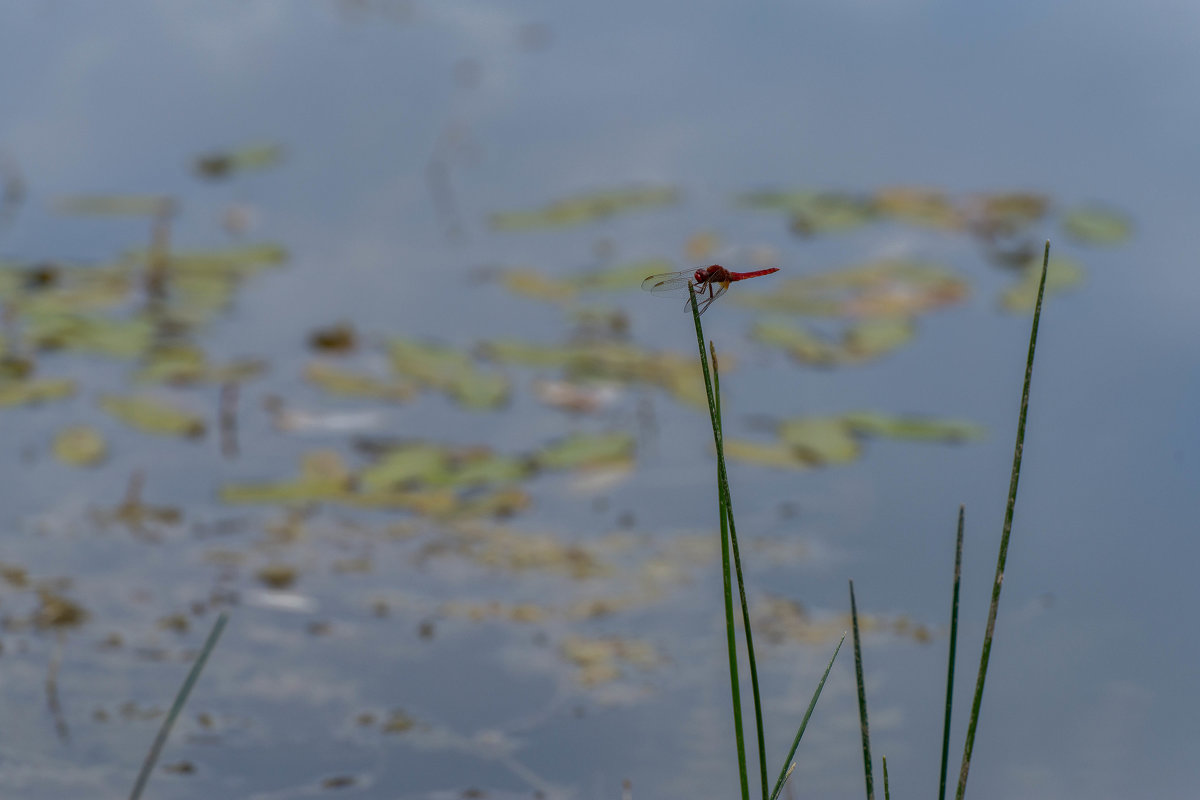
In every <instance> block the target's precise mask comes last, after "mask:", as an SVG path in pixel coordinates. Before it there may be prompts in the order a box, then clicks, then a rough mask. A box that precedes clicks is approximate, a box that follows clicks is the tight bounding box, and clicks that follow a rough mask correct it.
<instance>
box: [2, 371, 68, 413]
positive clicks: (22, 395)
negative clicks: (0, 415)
mask: <svg viewBox="0 0 1200 800" xmlns="http://www.w3.org/2000/svg"><path fill="white" fill-rule="evenodd" d="M75 391H76V385H75V381H73V380H71V379H70V378H27V379H25V380H20V381H0V408H8V407H10V406H28V405H36V404H38V403H45V402H48V401H50V400H58V399H60V398H63V397H71V396H72V395H74V394H75Z"/></svg>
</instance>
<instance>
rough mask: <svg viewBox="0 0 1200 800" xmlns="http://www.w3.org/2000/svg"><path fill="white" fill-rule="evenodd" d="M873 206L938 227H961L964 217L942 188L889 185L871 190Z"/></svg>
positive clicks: (903, 219)
mask: <svg viewBox="0 0 1200 800" xmlns="http://www.w3.org/2000/svg"><path fill="white" fill-rule="evenodd" d="M874 201H875V208H876V210H878V212H879V213H880V214H881V215H882V216H885V217H890V218H892V219H895V220H897V221H899V222H906V223H909V224H912V225H921V226H923V227H927V228H938V229H941V230H961V229H962V228H963V227H964V226H965V224H966V218H965V216H964V214H963V212H962V210H961V209H959V208H957V207H956V206H955V205H954V203H953V202H952V201H951V200H950V198H949V197H948V196H947V195H946V193H945V192H943V191H941V190H940V189H927V188H923V187H916V186H893V187H888V188H884V189H879V190H877V191H876V192H875V197H874Z"/></svg>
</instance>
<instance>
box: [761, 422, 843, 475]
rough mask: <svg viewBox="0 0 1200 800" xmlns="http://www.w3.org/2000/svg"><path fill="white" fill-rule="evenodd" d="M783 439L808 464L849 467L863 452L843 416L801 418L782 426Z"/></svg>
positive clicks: (781, 434) (781, 438) (797, 456)
mask: <svg viewBox="0 0 1200 800" xmlns="http://www.w3.org/2000/svg"><path fill="white" fill-rule="evenodd" d="M778 434H779V439H780V440H781V441H782V442H783V443H784V444H786V445H787V446H788V447H790V448H791V449H792V451H793V452H794V453H795V456H796V458H798V459H799V460H801V461H803V462H804V463H806V464H812V465H817V464H846V463H849V462H851V461H854V460H855V459H856V458H858V456H859V452H860V450H861V448H860V446H859V444H858V442H857V441H856V440H855V438H854V437H853V436H852V435H851V433H850V430H849V428H848V427H847V426H846V425H845V423H844V422H843V421H842V419H841V418H839V417H800V418H798V419H791V420H787V421H785V422H783V423H782V424H781V425H780V426H779V431H778Z"/></svg>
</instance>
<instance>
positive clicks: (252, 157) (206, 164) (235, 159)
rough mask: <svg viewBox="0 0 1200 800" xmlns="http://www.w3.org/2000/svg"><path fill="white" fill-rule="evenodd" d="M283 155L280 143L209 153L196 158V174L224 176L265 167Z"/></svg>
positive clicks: (273, 163) (277, 160) (275, 162)
mask: <svg viewBox="0 0 1200 800" xmlns="http://www.w3.org/2000/svg"><path fill="white" fill-rule="evenodd" d="M282 157H283V148H282V147H281V146H279V145H278V144H257V145H250V146H247V147H242V148H238V149H236V150H226V151H220V152H215V153H207V154H205V155H202V156H200V157H199V158H197V159H196V163H195V170H196V174H198V175H200V176H201V177H203V178H224V177H227V176H228V175H230V174H231V173H234V172H241V171H243V170H251V169H265V168H267V167H272V166H274V165H275V164H277V163H278V162H279V160H280V158H282Z"/></svg>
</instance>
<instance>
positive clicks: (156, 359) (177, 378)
mask: <svg viewBox="0 0 1200 800" xmlns="http://www.w3.org/2000/svg"><path fill="white" fill-rule="evenodd" d="M265 369H266V364H265V363H264V362H262V361H259V360H257V359H242V360H238V361H233V362H231V363H229V364H226V365H224V366H217V365H214V364H210V363H208V357H207V356H206V355H205V353H204V351H203V350H201V349H200V348H198V347H195V346H193V345H187V344H176V345H167V346H160V347H156V348H155V349H154V350H153V351H152V352H151V353H150V354H149V356H147V359H146V362H145V364H144V365H143V366H142V368H141V369H140V370H139V371H138V374H137V380H139V381H141V382H144V383H169V384H173V385H176V386H186V385H189V384H197V383H234V382H240V381H245V380H249V379H251V378H255V377H258V376H259V375H261V374H262V373H263V371H264V370H265Z"/></svg>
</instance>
